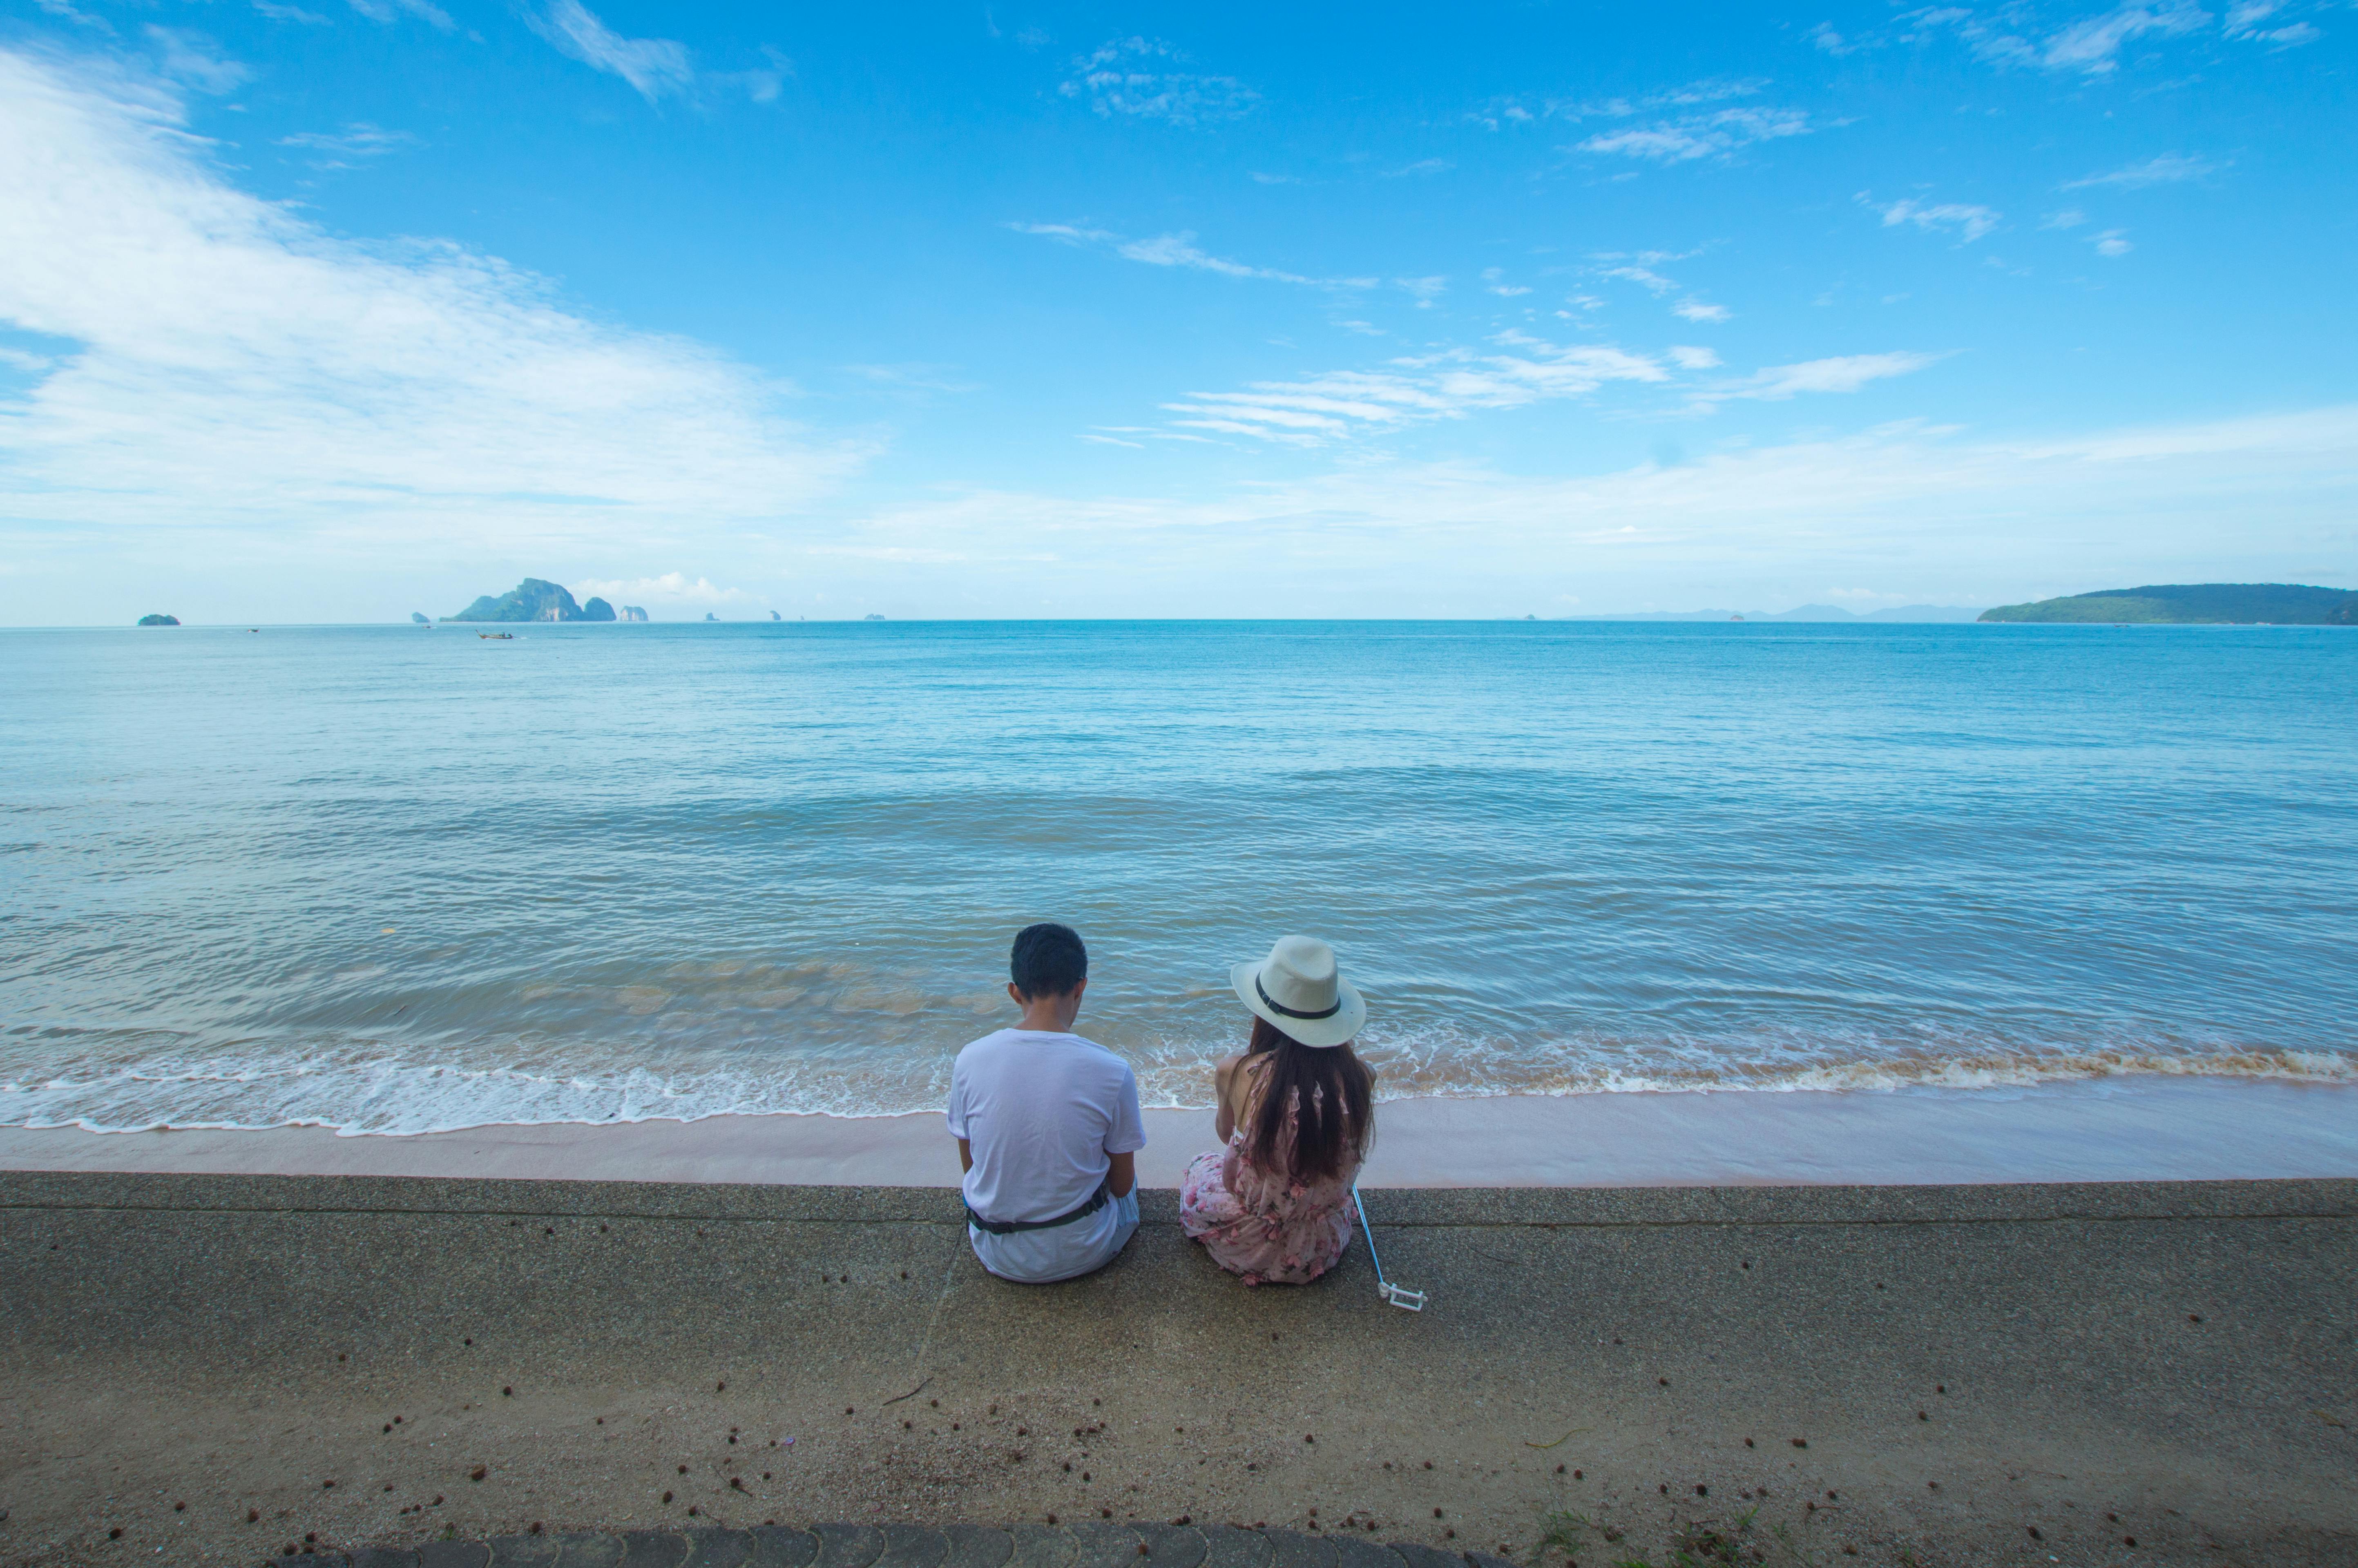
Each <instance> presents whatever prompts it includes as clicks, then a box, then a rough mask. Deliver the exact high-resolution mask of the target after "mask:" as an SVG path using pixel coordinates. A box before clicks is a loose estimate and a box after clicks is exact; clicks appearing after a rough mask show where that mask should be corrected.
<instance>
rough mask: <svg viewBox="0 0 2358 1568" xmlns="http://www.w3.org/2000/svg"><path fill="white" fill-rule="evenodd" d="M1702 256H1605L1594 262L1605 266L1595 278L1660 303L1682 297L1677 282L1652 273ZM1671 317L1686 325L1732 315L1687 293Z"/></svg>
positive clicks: (1666, 253)
mask: <svg viewBox="0 0 2358 1568" xmlns="http://www.w3.org/2000/svg"><path fill="white" fill-rule="evenodd" d="M1700 254H1703V253H1702V252H1700V251H1678V252H1672V251H1639V252H1636V253H1634V254H1632V253H1626V252H1618V251H1611V252H1606V253H1605V254H1601V255H1599V256H1597V257H1596V258H1595V259H1596V260H1597V261H1599V262H1601V263H1604V264H1606V265H1601V266H1599V267H1597V268H1595V272H1594V276H1597V277H1603V278H1611V279H1613V280H1615V281H1617V282H1620V283H1634V284H1636V285H1637V286H1638V287H1640V288H1642V289H1644V290H1645V291H1646V292H1647V293H1649V294H1651V295H1652V296H1654V297H1656V298H1657V299H1660V298H1663V297H1667V296H1669V295H1672V294H1678V293H1681V292H1682V288H1681V286H1680V284H1679V282H1678V280H1677V279H1676V278H1672V277H1667V276H1663V275H1662V274H1661V273H1660V272H1658V271H1656V270H1655V269H1656V268H1657V267H1659V266H1660V265H1662V264H1663V263H1665V262H1677V261H1686V260H1688V259H1690V258H1691V257H1693V256H1697V255H1700ZM1579 303H1585V304H1587V305H1591V306H1593V305H1595V303H1596V302H1595V301H1594V300H1587V301H1580V302H1579ZM1671 315H1673V316H1676V317H1678V318H1679V319H1682V320H1685V321H1707V322H1718V321H1725V320H1728V319H1731V318H1732V317H1733V316H1734V315H1735V312H1734V311H1732V310H1730V309H1728V308H1727V307H1726V306H1725V305H1714V304H1712V303H1711V302H1710V301H1709V300H1706V299H1703V298H1699V297H1696V296H1695V295H1693V294H1691V293H1690V294H1687V295H1686V297H1684V298H1682V299H1681V300H1680V301H1679V302H1678V303H1677V304H1675V305H1673V306H1671Z"/></svg>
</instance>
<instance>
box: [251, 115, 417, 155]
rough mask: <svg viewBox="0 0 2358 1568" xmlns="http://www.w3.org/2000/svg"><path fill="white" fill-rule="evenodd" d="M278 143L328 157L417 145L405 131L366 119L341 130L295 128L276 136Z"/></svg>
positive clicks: (379, 153) (377, 153) (372, 153)
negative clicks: (372, 122)
mask: <svg viewBox="0 0 2358 1568" xmlns="http://www.w3.org/2000/svg"><path fill="white" fill-rule="evenodd" d="M278 145H279V146H282V147H301V148H303V149H305V150H307V151H309V152H316V153H323V154H325V155H327V157H329V158H330V159H340V158H352V157H384V155H385V154H387V153H390V152H396V151H398V150H400V149H401V148H403V147H414V146H416V145H417V138H416V136H413V135H410V134H409V133H408V132H407V131H388V130H386V129H384V127H383V126H381V125H373V124H369V122H367V121H366V120H355V121H353V122H352V124H349V125H346V126H345V127H344V128H343V129H342V130H341V131H297V133H296V134H295V135H291V136H281V137H279V138H278Z"/></svg>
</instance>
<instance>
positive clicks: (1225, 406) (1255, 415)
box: [1163, 334, 1669, 445]
mask: <svg viewBox="0 0 2358 1568" xmlns="http://www.w3.org/2000/svg"><path fill="white" fill-rule="evenodd" d="M1496 341H1498V343H1499V344H1500V346H1501V347H1502V348H1510V349H1513V350H1516V351H1515V352H1498V353H1482V352H1477V351H1473V350H1467V349H1456V350H1450V351H1444V352H1441V353H1434V354H1422V355H1412V356H1406V357H1403V358H1400V359H1395V360H1391V361H1390V362H1387V364H1386V366H1385V368H1383V369H1381V370H1377V371H1334V372H1330V373H1326V374H1325V375H1319V376H1312V377H1309V378H1307V379H1305V380H1302V381H1290V382H1275V381H1264V382H1255V383H1253V384H1251V385H1250V386H1249V387H1248V388H1247V389H1246V390H1244V391H1242V392H1198V393H1192V394H1190V395H1188V397H1187V399H1186V400H1185V401H1184V402H1178V403H1166V404H1164V405H1163V407H1164V408H1165V409H1166V410H1167V411H1169V412H1171V413H1174V414H1178V415H1181V416H1184V417H1182V418H1180V419H1178V420H1176V421H1174V423H1176V424H1177V425H1178V426H1179V427H1181V428H1183V429H1195V430H1213V431H1217V432H1220V433H1222V434H1226V435H1232V436H1253V437H1258V438H1261V439H1263V440H1271V441H1281V442H1289V443H1293V444H1295V445H1304V444H1309V443H1314V442H1319V441H1325V440H1330V439H1334V438H1341V437H1347V436H1353V435H1358V434H1362V433H1366V432H1370V431H1379V430H1386V429H1396V428H1400V427H1404V426H1408V425H1412V424H1422V423H1426V422H1428V421H1431V420H1434V419H1455V418H1463V417H1465V416H1467V415H1468V414H1471V413H1474V412H1476V411H1477V410H1482V409H1492V408H1515V407H1520V406H1523V405H1525V404H1529V403H1536V402H1539V401H1541V400H1542V399H1547V398H1558V397H1578V396H1582V395H1586V394H1588V393H1592V392H1595V390H1597V389H1598V388H1599V387H1601V386H1603V385H1605V384H1606V383H1608V382H1617V381H1634V382H1660V381H1666V380H1668V379H1669V373H1668V372H1666V371H1665V370H1664V369H1663V368H1662V367H1661V365H1660V364H1659V363H1657V362H1655V361H1653V360H1651V359H1649V358H1647V357H1646V356H1645V355H1643V354H1632V353H1628V352H1625V351H1622V350H1619V349H1614V348H1599V347H1590V346H1575V347H1571V348H1560V347H1558V346H1556V345H1555V344H1552V343H1546V342H1541V341H1539V340H1537V339H1532V338H1526V337H1522V336H1520V334H1509V335H1506V336H1504V337H1501V338H1500V339H1498V340H1496Z"/></svg>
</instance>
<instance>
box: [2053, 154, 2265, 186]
mask: <svg viewBox="0 0 2358 1568" xmlns="http://www.w3.org/2000/svg"><path fill="white" fill-rule="evenodd" d="M2225 167H2226V165H2224V164H2219V163H2213V162H2212V161H2211V160H2210V159H2209V158H2206V157H2189V156H2187V155H2186V154H2184V153H2163V154H2162V155H2161V156H2160V157H2149V158H2147V159H2146V160H2145V161H2144V162H2143V163H2133V164H2130V165H2129V166H2128V167H2127V168H2116V169H2114V170H2113V171H2112V172H2111V173H2109V174H2092V175H2089V176H2087V177H2086V178H2083V179H2069V180H2065V181H2064V182H2063V184H2062V185H2061V187H2059V189H2064V190H2086V189H2089V188H2091V187H2092V186H2102V185H2112V186H2118V187H2120V188H2122V189H2127V190H2137V189H2143V188H2144V187H2146V186H2148V185H2175V184H2178V183H2179V182H2180V181H2182V180H2189V179H2201V178H2203V177H2204V176H2206V175H2212V174H2216V173H2218V172H2219V171H2220V170H2221V169H2222V168H2225Z"/></svg>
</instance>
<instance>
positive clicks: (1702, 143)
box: [1577, 108, 1812, 163]
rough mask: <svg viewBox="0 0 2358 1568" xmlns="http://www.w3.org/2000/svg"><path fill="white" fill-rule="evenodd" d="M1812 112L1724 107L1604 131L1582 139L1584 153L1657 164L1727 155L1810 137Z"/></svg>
mask: <svg viewBox="0 0 2358 1568" xmlns="http://www.w3.org/2000/svg"><path fill="white" fill-rule="evenodd" d="M1811 130H1812V126H1811V124H1810V116H1809V115H1808V114H1806V113H1805V112H1803V111H1801V110H1799V109H1753V108H1736V109H1721V110H1717V111H1715V112H1714V113H1712V114H1690V115H1685V116H1682V117H1681V118H1678V119H1674V120H1665V121H1661V122H1660V123H1658V124H1652V125H1645V126H1633V127H1631V128H1630V129H1628V130H1625V131H1605V132H1600V133H1598V134H1597V135H1593V136H1591V137H1589V138H1588V139H1587V140H1586V141H1585V142H1582V143H1581V144H1580V146H1579V147H1578V148H1577V150H1578V151H1581V152H1585V153H1620V154H1624V155H1626V156H1628V157H1639V158H1650V159H1652V160H1653V161H1654V162H1657V163H1691V162H1693V160H1695V159H1696V158H1705V157H1725V156H1727V155H1728V154H1730V153H1733V152H1735V151H1736V149H1737V148H1739V147H1747V146H1752V145H1753V144H1754V143H1756V142H1769V141H1778V140H1780V139H1782V138H1784V137H1787V136H1806V135H1809V134H1810V132H1811Z"/></svg>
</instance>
